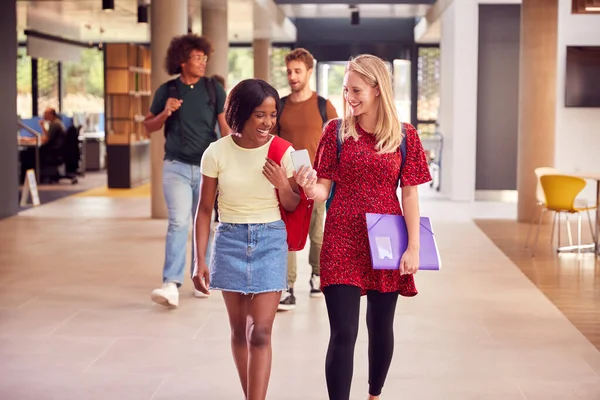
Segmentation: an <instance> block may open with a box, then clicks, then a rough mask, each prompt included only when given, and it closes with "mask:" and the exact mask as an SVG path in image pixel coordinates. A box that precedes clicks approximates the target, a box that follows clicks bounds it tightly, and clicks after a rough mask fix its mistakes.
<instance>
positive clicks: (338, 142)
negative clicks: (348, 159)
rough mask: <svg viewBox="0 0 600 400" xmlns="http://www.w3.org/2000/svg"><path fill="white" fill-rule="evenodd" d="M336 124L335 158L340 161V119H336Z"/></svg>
mask: <svg viewBox="0 0 600 400" xmlns="http://www.w3.org/2000/svg"><path fill="white" fill-rule="evenodd" d="M336 122H337V124H336V126H335V138H336V142H337V160H338V161H340V155H341V154H342V132H341V131H340V128H341V127H342V119H341V118H338V119H337V121H336Z"/></svg>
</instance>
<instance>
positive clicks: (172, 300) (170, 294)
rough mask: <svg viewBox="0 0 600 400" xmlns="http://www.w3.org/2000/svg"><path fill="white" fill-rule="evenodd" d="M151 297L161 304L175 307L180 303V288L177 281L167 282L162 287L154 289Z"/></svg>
mask: <svg viewBox="0 0 600 400" xmlns="http://www.w3.org/2000/svg"><path fill="white" fill-rule="evenodd" d="M150 298H151V299H152V301H153V302H155V303H157V304H160V305H161V306H165V307H173V308H175V307H177V306H178V305H179V289H178V288H177V285H176V284H175V282H167V283H164V284H163V285H162V287H161V288H160V289H154V290H153V291H152V294H151V295H150Z"/></svg>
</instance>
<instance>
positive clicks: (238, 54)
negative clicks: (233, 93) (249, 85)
mask: <svg viewBox="0 0 600 400" xmlns="http://www.w3.org/2000/svg"><path fill="white" fill-rule="evenodd" d="M228 58H229V75H228V76H227V90H231V88H233V87H234V86H235V85H237V84H238V83H239V82H241V81H242V80H244V79H249V78H252V77H254V51H253V50H252V48H251V47H232V48H230V49H229V52H228Z"/></svg>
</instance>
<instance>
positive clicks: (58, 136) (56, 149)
mask: <svg viewBox="0 0 600 400" xmlns="http://www.w3.org/2000/svg"><path fill="white" fill-rule="evenodd" d="M46 125H47V127H46ZM40 128H41V133H42V134H41V137H40V143H41V146H40V170H41V171H40V175H41V176H40V178H41V180H42V181H48V180H49V181H56V180H57V178H58V170H56V168H57V167H58V166H59V165H60V164H62V163H63V162H64V160H63V145H64V143H65V139H66V135H67V134H66V130H65V127H64V125H63V123H62V121H61V119H60V117H59V116H58V114H57V113H56V110H54V109H53V108H47V109H46V111H44V118H43V119H41V120H40ZM36 141H37V139H36V138H22V139H21V140H20V142H21V143H22V144H23V143H36Z"/></svg>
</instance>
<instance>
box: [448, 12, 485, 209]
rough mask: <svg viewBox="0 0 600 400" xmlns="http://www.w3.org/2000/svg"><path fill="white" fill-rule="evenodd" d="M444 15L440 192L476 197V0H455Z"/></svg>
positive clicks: (460, 198)
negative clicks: (442, 143) (442, 142)
mask: <svg viewBox="0 0 600 400" xmlns="http://www.w3.org/2000/svg"><path fill="white" fill-rule="evenodd" d="M441 20H442V28H441V33H442V35H441V40H440V49H441V82H440V84H441V87H440V117H439V119H440V131H441V132H442V134H443V135H444V149H443V152H442V193H443V194H444V195H446V196H447V197H448V198H449V199H451V200H457V201H472V200H474V198H475V151H476V133H477V52H478V47H477V46H478V24H479V11H478V2H477V0H460V1H454V2H452V4H450V5H449V6H448V8H446V10H445V11H444V13H443V14H442V17H441Z"/></svg>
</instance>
